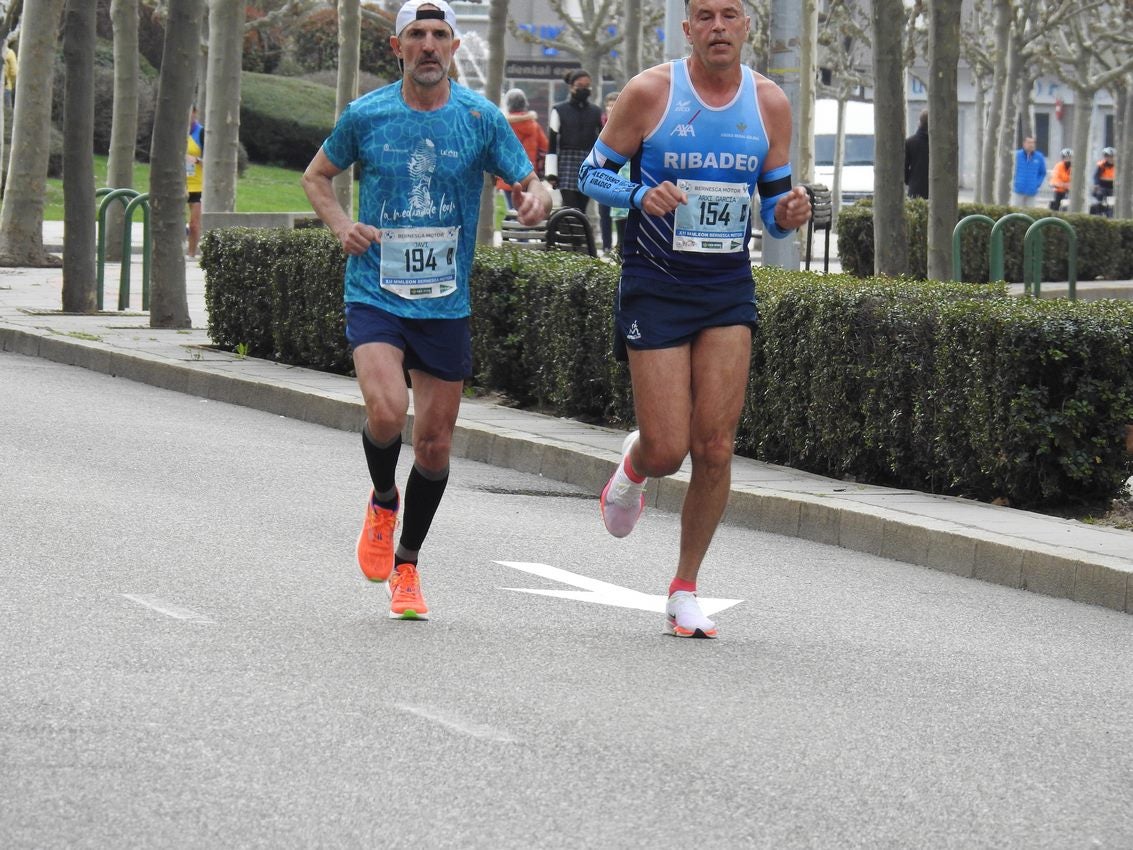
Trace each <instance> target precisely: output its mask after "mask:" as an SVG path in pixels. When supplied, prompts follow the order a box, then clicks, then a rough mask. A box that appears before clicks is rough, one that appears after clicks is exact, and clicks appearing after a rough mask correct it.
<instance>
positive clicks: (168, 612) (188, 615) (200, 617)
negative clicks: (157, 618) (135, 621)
mask: <svg viewBox="0 0 1133 850" xmlns="http://www.w3.org/2000/svg"><path fill="white" fill-rule="evenodd" d="M122 595H123V596H125V597H126V598H127V599H129V600H130V601H131V602H137V603H138V604H139V605H144V606H146V607H147V608H150V609H151V610H154V611H157V613H159V614H164V615H165V616H166V617H173V618H174V619H177V620H193V621H194V622H197V623H211V622H212V620H210V619H209V618H208V617H206V616H205V615H204V614H201V613H198V612H197V611H193V610H191V609H189V608H182V607H180V606H179V605H174V604H173V603H172V602H166V601H165V600H164V599H159V598H158V597H156V596H144V595H139V594H134V593H123V594H122Z"/></svg>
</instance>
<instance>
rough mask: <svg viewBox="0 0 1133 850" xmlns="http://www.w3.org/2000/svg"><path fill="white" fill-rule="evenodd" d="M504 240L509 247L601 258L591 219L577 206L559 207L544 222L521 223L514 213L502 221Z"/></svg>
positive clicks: (502, 238) (501, 229)
mask: <svg viewBox="0 0 1133 850" xmlns="http://www.w3.org/2000/svg"><path fill="white" fill-rule="evenodd" d="M500 239H501V241H502V243H503V244H504V245H505V246H510V247H513V248H532V249H535V250H538V251H574V252H577V253H581V254H589V255H590V256H591V257H597V256H598V251H597V249H596V248H595V245H594V232H593V231H592V230H591V229H590V221H589V220H588V219H587V218H586V216H585V215H584V214H582V213H581V212H579V211H578V210H576V209H574V208H573V207H559V208H558V209H557V210H554V211H553V212H552V213H551V215H550V217H549V218H548V219H547V220H546V221H544V222H543V223H541V224H535V225H525V224H520V223H519V221H518V220H517V219H516V217H515V213H514V212H509V213H508V214H507V216H506V217H505V218H504V220H503V221H502V222H501V223H500Z"/></svg>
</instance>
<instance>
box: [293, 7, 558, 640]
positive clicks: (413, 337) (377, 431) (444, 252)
mask: <svg viewBox="0 0 1133 850" xmlns="http://www.w3.org/2000/svg"><path fill="white" fill-rule="evenodd" d="M394 31H395V33H396V35H394V36H392V37H391V38H390V46H391V47H392V48H393V52H394V54H395V55H396V56H397V58H398V60H399V61H400V63H401V66H402V79H401V81H400V82H397V83H393V84H391V85H389V86H386V87H384V88H381V89H378V90H377V91H374V92H371V93H370V94H368V95H365V96H363V97H361V98H359V99H358V100H356V101H354V102H353V103H351V104H350V105H349V106H348V107H347V108H346V109H345V110H343V112H342V115H341V116H339V119H338V122H337V123H336V124H335V127H334V130H333V131H332V132H331V134H330V136H329V137H327V140H326V141H325V142H323V146H322V147H321V148H320V149H319V152H318V153H317V154H315V158H314V159H313V160H311V164H310V165H309V166H308V167H307V171H306V172H305V173H304V175H303V188H304V189H305V191H306V192H307V197H308V198H309V199H310V201H311V206H312V207H313V208H314V210H315V212H317V213H318V214H319V217H320V218H321V219H322V220H323V221H324V222H325V223H326V224H327V226H328V227H330V229H331V230H332V231H333V232H334V234H335V236H337V237H338V239H339V241H340V242H342V247H343V249H344V250H345V251H346V253H347V254H348V255H349V258H348V260H347V263H346V287H345V288H346V296H345V300H346V336H347V338H348V340H349V341H350V344H351V346H352V347H353V349H354V369H355V372H356V373H357V375H358V384H359V386H360V387H361V389H362V397H363V399H364V401H365V403H366V425H365V427H364V428H363V430H362V446H363V449H364V451H365V454H366V463H367V466H368V467H369V471H370V478H371V480H372V483H373V491H372V492H371V494H370V499H369V500H368V502H367V505H366V517H365V521H364V524H363V526H362V533H361V534H360V535H359V537H358V547H357V551H358V565H359V566H360V567H361V568H362V573H363V574H364V575H365V576H366V578H368V579H370V580H371V581H375V582H385V581H386V580H387V579H389V585H388V587H389V590H390V596H391V601H390V617H392V618H395V619H427V618H428V607H427V605H426V604H425V599H424V596H423V595H422V593H421V586H420V580H419V578H418V574H417V558H418V553H419V551H420V549H421V544H422V543H423V542H424V540H425V535H426V534H427V533H428V531H429V527H430V525H431V524H432V521H433V516H434V514H435V513H436V510H437V506H438V505H439V504H440V501H441V496H442V495H443V493H444V490H445V485H446V484H447V483H448V468H449V451H450V448H451V445H452V433H453V429H454V428H455V426H456V416H457V411H458V409H459V407H460V398H461V394H462V391H463V389H464V378H465V377H467V376H468V375H470V374H471V369H472V341H471V335H470V330H469V324H468V315H469V298H468V279H469V275H470V273H471V269H472V255H473V252H474V250H475V247H476V225H477V219H478V217H479V212H480V191H481V188H482V186H483V172H485V171H489V172H491V173H493V174H496V175H498V176H500V177H503V178H504V179H505V180H507V181H508V182H509V183H512V184H521V186H522V188H519V189H516V191H515V193H514V195H513V198H514V200H515V207H516V210H517V212H518V215H519V220H520V221H521V222H523V223H524V224H537V223H539V222H540V221H542V220H543V219H544V218H546V216H547V213H549V212H550V209H551V197H550V194H549V193H548V192H547V191H546V190H545V189H544V188H543V186H542V184H541V183H540V182H539V181H538V179H536V176H535V173H534V172H533V171H532V170H531V161H530V160H529V159H528V158H527V153H526V152H525V151H524V150H523V145H521V144H520V142H519V140H518V139H517V138H516V136H515V133H513V132H512V130H511V127H509V126H508V123H507V119H506V118H505V117H504V115H503V113H502V112H501V111H500V109H499V107H497V106H496V105H495V104H493V103H491V102H490V101H488V100H486V99H484V98H483V97H481V96H480V95H477V94H474V93H473V92H471V91H469V90H468V89H466V88H464V87H463V86H461V85H459V84H457V83H454V82H452V81H451V80H450V79H449V76H448V72H449V67H450V65H451V63H452V55H453V53H455V52H456V50H457V48H458V47H459V46H460V36H459V32H458V31H457V28H456V15H455V14H454V13H453V10H452V8H451V7H450V6H449V5H448V3H446V2H445V0H409V2H408V3H406V4H405V5H403V6H402V7H401V10H400V11H399V12H398V13H397V18H396V22H395V24H394ZM355 162H360V163H361V164H362V178H361V183H360V186H359V196H358V201H359V211H358V217H359V220H358V221H353V220H351V218H350V216H349V215H348V213H347V212H346V211H345V210H344V209H343V208H342V206H341V205H340V204H339V202H338V200H337V198H336V196H335V193H334V188H333V186H332V185H331V180H332V178H333V177H334V176H335V175H336V174H338V173H339V172H341V171H343V170H344V169H346V168H350V167H351V166H352V165H353V163H355ZM405 369H408V370H409V374H410V377H411V379H412V382H413V402H414V404H413V409H414V417H413V469H412V471H411V472H410V474H409V480H408V482H407V483H406V486H405V508H404V511H403V512H402V533H401V538H400V539H399V540H398V545H397V549H396V551H395V549H394V545H393V536H394V531H395V529H396V526H397V514H398V508H399V507H400V501H401V499H400V494H399V492H398V489H397V486H396V484H395V482H394V478H395V473H396V472H397V460H398V455H399V454H400V451H401V433H402V430H403V428H404V427H405V422H406V416H407V413H408V408H409V391H408V388H407V387H406V384H405V379H404V371H403V370H405Z"/></svg>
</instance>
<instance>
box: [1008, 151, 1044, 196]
mask: <svg viewBox="0 0 1133 850" xmlns="http://www.w3.org/2000/svg"><path fill="white" fill-rule="evenodd" d="M1044 180H1046V157H1044V156H1043V154H1042V151H1037V150H1035V140H1034V139H1033V138H1032V137H1031V136H1027V138H1025V139H1023V147H1021V148H1019V150H1017V151H1015V182H1014V184H1013V185H1012V186H1011V189H1012V191H1014V193H1015V197H1014V199H1013V200H1012V203H1013V204H1014V206H1017V207H1033V206H1034V205H1035V195H1037V194H1038V193H1039V187H1040V186H1042V184H1043V181H1044Z"/></svg>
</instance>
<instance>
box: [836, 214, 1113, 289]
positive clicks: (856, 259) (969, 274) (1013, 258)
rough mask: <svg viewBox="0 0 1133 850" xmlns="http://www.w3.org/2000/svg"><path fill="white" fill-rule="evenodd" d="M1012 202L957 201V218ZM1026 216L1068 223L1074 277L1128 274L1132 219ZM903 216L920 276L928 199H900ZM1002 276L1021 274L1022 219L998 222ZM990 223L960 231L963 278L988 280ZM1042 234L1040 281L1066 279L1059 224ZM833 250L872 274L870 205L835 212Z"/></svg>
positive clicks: (912, 271) (861, 272)
mask: <svg viewBox="0 0 1133 850" xmlns="http://www.w3.org/2000/svg"><path fill="white" fill-rule="evenodd" d="M1013 212H1014V213H1017V212H1021V210H1018V209H1014V208H1012V207H1001V206H987V205H982V204H960V207H959V218H958V219H957V221H959V220H960V219H962V218H964V217H965V216H968V215H986V216H988V217H989V218H991V219H993V220H995V221H998V220H999V219H1000V218H1002V217H1003V216H1006V215H1008V214H1009V213H1013ZM1026 214H1027V215H1031V217H1032V218H1040V217H1047V216H1055V217H1058V218H1062V219H1065V220H1066V221H1067V222H1069V223H1070V225H1071V226H1072V227H1073V228H1074V232H1075V234H1076V235H1077V240H1078V280H1127V279H1129V278H1133V221H1114V220H1111V219H1106V218H1102V217H1101V216H1093V215H1083V214H1065V213H1053V212H1049V211H1045V212H1044V211H1042V210H1027V211H1026ZM905 221H906V223H907V226H908V237H909V275H910V276H911V277H914V278H918V279H923V278H924V277H926V275H927V274H928V260H927V250H928V233H927V227H928V203H927V202H926V201H923V200H919V199H916V200H909V201H906V202H905ZM1003 227H1004V230H1003V235H1004V241H1003V248H1004V279H1005V280H1007V281H1009V282H1012V283H1017V282H1019V281H1021V280H1022V279H1023V236H1024V235H1025V233H1026V230H1027V226H1026V222H1024V221H1017V222H1016V221H1011V222H1008V223H1006V224H1005V225H1004V226H1003ZM990 230H991V229H990V227H989V226H987V225H986V224H982V223H978V222H977V223H975V224H972V225H968V226H967V227H966V228H965V230H964V231H963V232H962V236H961V243H960V244H961V270H962V272H961V276H962V277H963V279H964V280H966V281H972V282H986V281H987V280H988V276H989V271H988V246H989V242H990V235H991V234H990ZM1042 233H1043V242H1044V247H1043V270H1042V275H1043V280H1066V277H1067V268H1068V266H1067V263H1068V257H1069V240H1068V239H1067V237H1066V234H1064V233H1063V232H1062V230H1061V228H1052V227H1048V228H1046V229H1045V230H1043V231H1042ZM838 254H839V258H840V260H841V263H842V269H843V271H845V272H848V273H850V274H853V275H857V276H858V277H869V276H871V275H872V274H873V260H874V255H873V206H872V205H871V204H870V203H868V202H859V203H857V204H854V205H853V206H849V207H846V208H844V209H843V210H842V212H841V213H840V214H839V216H838Z"/></svg>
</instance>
